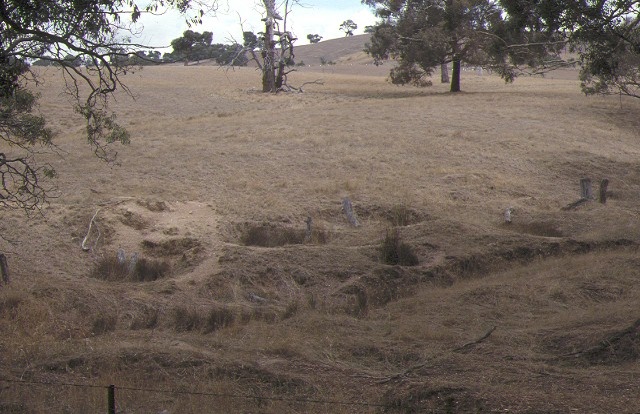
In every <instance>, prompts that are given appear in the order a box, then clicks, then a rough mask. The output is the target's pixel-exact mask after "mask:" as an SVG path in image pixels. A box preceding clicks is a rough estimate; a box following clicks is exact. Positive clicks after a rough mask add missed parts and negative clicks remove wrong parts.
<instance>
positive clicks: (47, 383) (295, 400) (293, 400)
mask: <svg viewBox="0 0 640 414" xmlns="http://www.w3.org/2000/svg"><path fill="white" fill-rule="evenodd" d="M0 382H5V383H11V384H18V385H42V386H48V387H78V388H94V389H95V388H101V389H104V390H109V387H110V386H111V385H95V384H77V383H69V382H53V381H28V380H12V379H7V378H0ZM114 389H115V390H116V391H117V390H121V391H135V392H151V393H159V394H178V395H197V396H201V397H218V398H237V399H247V400H266V401H279V402H290V403H304V404H327V405H342V406H360V407H385V405H384V404H376V403H369V402H361V401H338V400H323V399H310V398H287V397H268V396H263V395H251V394H225V393H215V392H204V391H179V390H163V389H157V388H156V389H154V388H137V387H124V386H123V387H121V386H118V385H114Z"/></svg>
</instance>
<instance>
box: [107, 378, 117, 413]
mask: <svg viewBox="0 0 640 414" xmlns="http://www.w3.org/2000/svg"><path fill="white" fill-rule="evenodd" d="M107 405H108V411H107V413H108V414H116V386H115V385H109V386H108V387H107Z"/></svg>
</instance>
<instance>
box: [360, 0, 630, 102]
mask: <svg viewBox="0 0 640 414" xmlns="http://www.w3.org/2000/svg"><path fill="white" fill-rule="evenodd" d="M362 3H364V4H367V5H369V6H370V7H373V8H375V9H376V14H377V16H378V17H379V18H380V20H379V22H378V23H377V24H376V25H375V26H374V27H373V28H372V32H373V35H372V39H371V43H370V44H368V45H367V51H368V52H369V53H370V54H371V55H372V56H373V57H374V58H375V60H376V63H381V62H382V61H384V60H386V59H389V58H396V59H397V60H398V61H399V65H398V67H397V68H394V69H393V70H392V72H391V80H392V82H394V83H400V84H405V83H416V84H424V80H423V77H424V76H425V75H429V74H431V73H432V71H433V70H434V68H436V67H437V66H439V65H440V64H443V63H452V64H453V76H452V79H451V91H453V92H456V91H459V90H460V64H461V62H465V63H466V64H470V65H475V66H484V67H488V68H491V69H493V70H495V71H497V72H498V73H499V74H500V75H501V76H502V77H503V78H504V79H505V80H507V81H512V80H513V79H514V78H515V77H517V76H518V75H520V74H522V73H529V74H537V73H544V72H546V71H549V70H552V69H555V68H558V67H562V66H567V65H572V64H573V63H575V62H573V61H571V60H567V59H565V58H564V57H563V55H562V53H561V52H563V51H565V50H567V49H569V50H570V51H572V52H575V54H577V56H578V58H579V62H580V64H581V75H580V77H581V80H582V87H583V90H584V92H586V93H612V92H620V93H624V94H627V95H630V96H636V97H640V1H638V0H634V1H630V0H622V1H618V0H610V1H609V0H600V1H583V0H545V1H532V2H525V1H521V0H501V1H493V0H362Z"/></svg>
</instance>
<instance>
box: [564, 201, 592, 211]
mask: <svg viewBox="0 0 640 414" xmlns="http://www.w3.org/2000/svg"><path fill="white" fill-rule="evenodd" d="M588 201H590V200H589V199H588V198H581V199H580V200H578V201H574V202H573V203H571V204H568V205H566V206H564V207H562V209H563V210H565V211H567V210H573V209H575V208H578V207H579V206H581V205H583V204H584V203H586V202H588Z"/></svg>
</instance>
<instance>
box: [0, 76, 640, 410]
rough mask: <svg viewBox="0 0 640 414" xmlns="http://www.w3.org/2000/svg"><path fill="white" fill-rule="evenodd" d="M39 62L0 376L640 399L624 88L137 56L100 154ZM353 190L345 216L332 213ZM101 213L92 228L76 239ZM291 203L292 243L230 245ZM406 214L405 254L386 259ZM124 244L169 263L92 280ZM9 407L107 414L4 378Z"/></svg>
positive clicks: (420, 400)
mask: <svg viewBox="0 0 640 414" xmlns="http://www.w3.org/2000/svg"><path fill="white" fill-rule="evenodd" d="M360 69H361V70H366V68H365V67H362V68H360ZM353 70H354V69H353V68H350V69H349V71H353ZM47 76H49V81H48V82H47V84H46V91H45V94H44V96H43V101H42V102H43V105H42V108H41V109H42V111H43V112H44V113H45V114H47V115H48V116H50V117H51V118H52V120H53V123H54V124H55V125H56V126H57V127H58V128H59V129H60V130H61V131H63V133H62V134H61V135H60V137H59V140H58V142H59V145H60V149H61V153H62V155H63V158H62V159H52V160H51V162H52V163H53V164H54V165H55V167H56V168H57V169H58V171H59V173H60V179H59V181H58V187H59V191H60V198H58V199H56V200H53V201H52V203H51V205H50V206H49V207H48V208H47V209H46V211H45V217H44V218H42V217H34V218H32V219H30V220H25V219H24V217H22V216H21V215H20V214H18V213H11V212H3V218H2V234H3V236H5V237H7V238H8V239H10V240H13V241H15V244H14V245H12V246H9V245H7V244H6V243H5V244H3V245H2V246H3V247H2V249H3V250H4V251H5V252H6V253H7V254H8V257H9V261H10V266H11V270H12V278H13V282H12V285H11V286H9V287H3V288H2V290H1V291H0V329H1V332H2V339H1V342H0V343H1V344H2V345H1V346H2V348H1V349H2V354H1V356H0V358H1V359H0V360H1V361H2V363H1V365H0V369H1V372H0V373H1V374H2V377H4V378H12V379H18V378H21V379H32V380H38V381H40V380H53V381H63V382H82V383H90V384H108V383H116V384H118V385H120V386H131V387H143V388H161V389H172V390H185V391H192V390H200V391H206V392H213V393H225V394H228V393H240V394H251V395H261V396H265V397H277V398H281V397H282V398H285V399H296V398H298V399H299V398H310V399H330V400H340V401H364V402H369V403H375V404H382V405H384V406H386V407H387V409H388V410H389V411H390V412H396V411H397V412H411V410H416V411H418V412H428V410H435V411H436V412H440V411H446V410H449V411H450V412H469V411H478V410H483V411H489V412H491V411H500V410H507V409H508V410H510V411H517V412H527V411H528V412H567V411H569V410H571V409H575V410H577V411H580V412H585V411H595V412H605V411H608V412H612V411H619V412H623V411H634V410H636V409H637V408H638V406H639V405H640V402H638V401H637V396H636V393H635V388H634V387H635V379H636V378H637V376H638V374H640V372H639V371H638V367H637V363H636V361H637V356H638V349H639V348H638V338H637V327H636V326H635V325H634V322H635V321H636V320H637V319H639V318H640V314H638V312H637V309H636V308H637V303H638V300H640V290H639V289H638V287H637V286H638V283H637V282H638V279H640V272H639V271H638V266H637V260H638V259H637V242H638V240H639V234H638V232H639V231H638V207H637V206H638V198H639V197H640V196H639V195H638V194H640V188H638V187H639V186H640V185H639V184H638V182H639V180H638V178H639V177H638V171H637V168H636V167H635V165H636V162H637V159H638V157H639V153H640V147H639V146H638V142H637V141H638V137H639V136H638V131H639V130H640V121H639V118H638V116H637V114H638V113H639V111H640V103H638V102H634V101H631V100H624V99H623V100H620V99H619V98H615V99H614V98H585V97H583V96H582V95H580V93H579V89H578V86H577V83H576V82H575V81H571V80H562V79H520V80H518V81H517V82H516V83H515V84H513V85H505V84H504V83H503V82H502V81H501V80H499V79H497V78H494V77H491V76H484V77H477V76H475V75H474V74H465V77H464V79H463V89H464V91H465V92H463V93H461V94H458V95H450V94H448V93H446V89H447V88H446V85H445V86H442V85H439V84H437V85H436V86H434V87H433V88H431V89H425V90H417V89H411V88H398V87H395V86H392V85H389V84H387V83H385V81H384V78H383V77H377V76H354V75H349V74H340V68H339V67H338V68H336V69H335V70H333V72H332V73H330V72H328V71H326V72H324V73H323V72H322V69H317V70H316V71H312V70H311V69H307V70H305V71H302V72H300V73H297V74H294V75H293V76H292V77H291V81H292V82H293V83H296V82H297V83H299V84H301V83H303V82H305V81H313V80H316V79H318V78H321V79H322V80H323V81H324V86H320V85H307V87H306V93H304V94H281V95H275V96H274V95H262V94H260V93H258V92H257V90H258V88H259V84H258V82H259V76H258V75H257V74H256V72H255V71H253V70H252V69H241V70H236V71H233V72H225V71H221V70H218V69H216V68H214V67H162V68H147V69H145V70H144V71H142V72H139V73H136V74H133V75H131V76H130V77H129V79H128V80H127V83H128V85H129V86H130V87H131V88H132V90H134V91H135V93H136V101H131V100H129V99H128V98H126V97H124V96H123V97H121V98H120V99H119V100H118V103H117V105H116V109H117V110H118V112H119V114H120V119H121V120H122V121H123V122H124V123H125V124H127V125H128V126H129V128H130V129H131V131H132V133H133V135H134V137H135V138H134V141H133V143H132V144H131V145H130V146H129V147H127V148H123V149H122V151H121V154H120V155H121V157H120V162H121V164H122V165H121V166H120V167H116V168H110V167H109V166H105V165H102V164H100V163H99V162H98V161H96V160H94V159H93V157H92V155H91V151H90V149H88V148H85V147H83V146H82V145H81V140H82V138H81V134H82V125H81V122H80V121H79V120H78V119H77V117H75V115H74V114H72V113H71V112H70V111H69V110H68V105H67V103H66V101H65V98H64V96H61V95H59V81H58V80H57V78H56V76H55V73H53V72H52V73H50V74H48V75H47ZM585 176H588V177H591V178H592V179H593V180H594V182H596V183H597V182H598V181H599V180H600V179H602V178H605V177H606V178H608V179H609V180H610V182H611V184H610V199H609V202H608V203H607V204H606V205H601V204H598V203H596V202H591V203H588V204H586V205H583V206H581V207H579V208H578V209H576V210H571V211H565V210H562V207H564V206H566V205H567V204H569V203H571V202H573V201H575V200H576V199H577V198H578V194H579V193H578V189H579V187H578V181H579V179H580V178H582V177H585ZM596 189H597V185H596ZM347 196H348V197H350V199H351V200H352V202H353V204H354V206H355V210H356V213H357V214H358V216H359V219H360V222H361V224H362V225H361V226H360V227H358V228H352V227H350V226H349V225H348V223H347V222H346V220H345V218H344V215H343V213H342V212H341V209H340V203H341V199H342V198H343V197H347ZM509 206H511V207H513V208H514V222H513V224H511V225H505V224H503V222H502V211H503V210H504V209H505V208H506V207H509ZM97 209H100V211H99V213H98V215H97V217H98V220H97V223H98V225H99V229H100V239H99V240H98V241H97V244H96V248H95V249H94V250H93V251H92V252H91V253H85V252H82V251H81V249H80V248H79V243H80V241H81V240H82V238H83V237H84V236H85V234H86V231H87V226H88V223H89V220H90V219H91V217H92V216H93V214H94V213H95V212H96V210H97ZM308 216H310V217H312V218H313V221H314V229H315V230H314V234H313V235H312V239H311V241H309V242H306V243H299V244H290V245H286V246H276V247H260V246H246V245H245V244H244V243H243V242H246V241H247V240H248V238H249V236H251V235H252V234H253V235H254V236H255V235H256V234H258V236H256V239H257V240H258V241H259V240H264V239H272V240H273V239H277V237H276V236H279V235H283V234H286V235H289V236H290V240H292V241H294V242H295V241H299V240H301V238H302V237H303V234H304V228H305V224H304V220H305V219H306V218H307V217H308ZM398 216H400V217H401V218H402V219H403V220H402V223H401V224H402V225H401V226H399V227H398V231H399V234H400V237H401V238H402V240H403V241H404V242H406V243H407V244H409V245H410V246H412V247H413V249H414V250H415V252H416V253H417V255H418V257H419V259H420V265H419V266H415V267H401V266H388V265H384V264H381V263H380V262H379V260H378V257H379V252H378V247H379V246H380V243H381V240H382V239H383V237H384V235H385V233H386V231H387V230H388V229H389V228H390V227H391V226H392V225H393V221H394V217H395V218H396V220H397V217H398ZM396 224H397V223H396ZM252 232H253V233H252ZM265 234H266V236H265ZM145 246H146V247H145ZM118 248H123V249H124V250H126V251H127V252H128V253H131V252H134V251H137V252H140V254H141V255H143V256H145V257H148V258H155V259H162V260H167V261H169V262H170V263H171V264H172V266H173V271H172V273H171V275H170V276H168V277H166V278H163V279H161V280H159V281H155V282H145V283H130V282H108V281H101V280H97V279H94V278H91V277H89V275H90V274H91V270H92V268H93V266H94V264H95V263H96V262H98V261H99V260H100V258H101V257H105V256H107V257H110V256H112V255H113V254H114V253H115V251H116V250H117V249H118ZM221 326H222V327H221ZM493 327H496V329H495V331H491V334H490V335H489V336H488V337H487V338H485V339H483V340H482V341H479V342H478V343H474V341H476V340H478V339H479V338H482V337H483V336H484V335H485V334H486V333H487V332H489V330H490V329H491V328H493ZM606 340H609V342H603V341H606ZM465 344H468V345H467V346H464V345H465ZM4 385H6V384H4ZM59 394H62V396H63V397H61V396H60V395H59ZM47 399H48V400H47ZM2 401H3V404H4V406H3V410H4V411H10V409H12V407H13V409H15V410H17V411H23V410H26V411H28V410H27V409H26V408H25V406H27V407H28V408H29V410H30V411H31V412H44V411H46V409H47V407H52V406H53V407H56V408H58V407H60V409H59V410H56V411H62V410H63V408H64V406H65V404H67V405H69V406H70V407H71V408H69V410H70V411H71V412H80V411H92V410H96V408H95V407H99V409H102V407H103V405H104V395H103V392H102V390H95V392H93V391H91V392H87V391H86V390H84V389H76V388H69V389H64V390H63V391H60V390H56V389H51V388H48V387H30V388H25V387H14V386H9V387H8V388H5V389H3V390H2ZM119 401H120V404H121V405H122V406H123V407H124V408H126V409H127V410H128V411H127V412H138V411H135V410H136V409H138V410H141V411H142V412H150V411H151V410H157V411H161V410H162V409H167V410H169V412H181V413H183V412H210V411H211V410H212V408H211V407H212V406H215V407H216V410H218V411H220V412H255V411H260V412H283V411H287V412H354V411H359V412H374V411H375V410H376V407H369V406H349V405H346V406H341V405H329V406H327V405H323V404H310V403H295V402H288V401H280V400H263V401H262V402H261V403H259V402H257V401H256V400H255V399H232V398H213V397H204V396H200V397H189V396H186V395H179V394H170V395H161V394H154V393H140V392H125V391H123V392H121V393H119ZM20 404H23V405H22V406H21V405H20Z"/></svg>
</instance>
